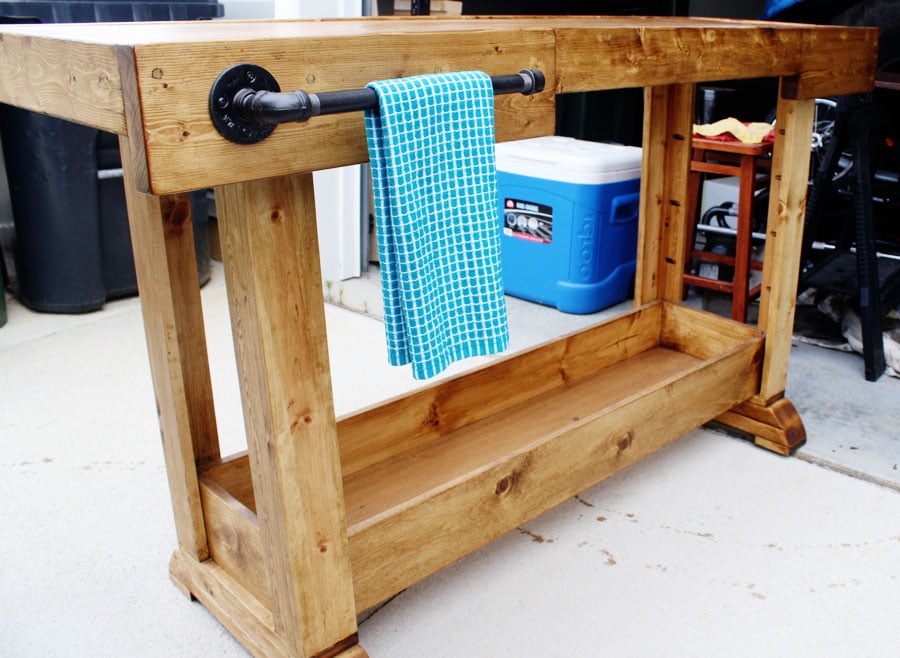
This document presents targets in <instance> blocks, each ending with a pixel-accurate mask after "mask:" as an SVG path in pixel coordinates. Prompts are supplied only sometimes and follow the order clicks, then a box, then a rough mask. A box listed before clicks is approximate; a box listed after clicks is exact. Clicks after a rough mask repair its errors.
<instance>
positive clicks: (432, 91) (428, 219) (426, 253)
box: [365, 71, 509, 379]
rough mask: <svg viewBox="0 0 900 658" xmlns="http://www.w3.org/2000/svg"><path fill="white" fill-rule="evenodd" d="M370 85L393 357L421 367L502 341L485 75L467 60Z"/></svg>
mask: <svg viewBox="0 0 900 658" xmlns="http://www.w3.org/2000/svg"><path fill="white" fill-rule="evenodd" d="M368 86H369V87H371V88H372V89H374V90H375V92H376V93H377V94H378V108H376V109H373V110H366V117H365V119H366V134H367V137H368V146H369V158H370V160H371V166H372V180H373V186H374V197H375V217H376V226H377V232H378V256H379V259H380V261H381V285H382V292H383V294H384V315H385V332H386V337H387V345H388V359H389V361H390V363H391V364H393V365H405V364H407V363H410V364H412V372H413V376H414V377H415V378H416V379H427V378H429V377H433V376H435V375H436V374H438V373H439V372H441V371H442V370H444V369H445V368H446V367H447V366H448V365H449V364H450V363H452V362H454V361H457V360H459V359H462V358H466V357H471V356H481V355H487V354H494V353H497V352H501V351H503V350H505V349H506V347H507V345H508V343H509V332H508V329H507V321H506V305H505V301H504V298H503V279H502V274H501V270H500V231H499V228H498V224H497V221H498V220H497V217H498V212H499V211H498V202H497V177H496V165H495V160H494V98H493V96H494V94H493V89H492V87H491V79H490V77H488V76H487V75H486V74H485V73H482V72H480V71H465V72H457V73H445V74H434V75H421V76H413V77H409V78H400V79H396V80H380V81H375V82H372V83H370V84H369V85H368Z"/></svg>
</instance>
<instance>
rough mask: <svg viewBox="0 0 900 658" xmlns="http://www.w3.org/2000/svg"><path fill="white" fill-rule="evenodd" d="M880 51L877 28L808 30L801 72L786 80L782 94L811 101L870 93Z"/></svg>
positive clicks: (840, 27) (804, 41)
mask: <svg viewBox="0 0 900 658" xmlns="http://www.w3.org/2000/svg"><path fill="white" fill-rule="evenodd" d="M877 51H878V29H877V28H874V27H869V28H847V27H843V26H834V27H831V28H818V29H815V30H811V29H810V30H805V31H804V32H803V53H802V65H801V72H800V74H799V75H795V76H789V77H786V78H785V79H784V80H783V83H782V88H781V94H782V96H783V97H784V98H789V99H791V100H810V99H815V98H819V97H822V96H837V95H841V94H855V93H861V92H864V91H869V90H870V89H872V87H873V86H874V84H875V67H876V59H877Z"/></svg>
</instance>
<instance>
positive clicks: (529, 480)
mask: <svg viewBox="0 0 900 658" xmlns="http://www.w3.org/2000/svg"><path fill="white" fill-rule="evenodd" d="M758 350H759V343H758V342H756V343H751V344H746V345H744V346H743V347H742V348H735V349H734V350H733V351H732V352H731V353H730V354H728V355H727V356H724V357H723V358H720V359H716V360H713V361H707V362H695V363H697V365H696V366H694V368H693V369H688V370H686V371H685V370H683V371H682V372H681V373H680V374H679V375H675V376H673V377H669V378H662V379H655V378H654V379H653V381H652V383H649V382H648V381H647V380H648V379H649V378H652V377H653V375H652V373H653V369H652V368H646V367H644V366H645V365H646V363H644V362H645V361H646V360H647V359H650V358H652V357H654V356H657V355H659V354H660V353H661V352H660V351H659V350H653V351H652V352H651V353H645V354H646V355H647V356H645V355H641V356H639V357H637V358H636V359H635V360H634V364H635V368H634V370H633V372H632V373H630V374H629V375H627V376H626V373H625V372H621V373H617V375H621V376H616V377H613V378H612V379H611V380H608V379H604V381H606V382H611V384H612V386H613V387H615V384H620V385H622V386H623V387H624V388H626V389H631V388H632V386H634V387H635V388H634V389H633V390H634V391H635V392H634V394H633V395H629V396H626V397H625V398H621V399H620V402H614V401H611V402H609V401H604V400H603V399H602V398H600V399H593V400H592V402H593V403H595V404H596V405H597V406H595V407H594V409H600V410H599V411H597V412H596V413H593V414H591V413H589V414H588V415H586V416H580V417H579V419H578V420H574V418H570V420H569V422H568V423H566V424H557V425H555V427H554V429H553V430H551V431H550V432H549V433H548V434H545V435H543V436H541V437H537V438H535V439H534V440H533V441H532V442H531V443H530V444H528V445H526V446H525V447H522V448H521V449H513V448H512V447H511V446H508V445H507V446H503V447H500V448H499V449H498V448H497V447H495V446H491V442H492V440H496V439H495V437H497V436H498V435H500V434H502V435H503V436H505V437H509V436H516V435H517V433H518V432H519V431H520V430H522V431H524V430H526V429H527V428H526V427H522V425H528V423H524V422H523V423H521V425H520V423H519V422H517V418H516V416H515V415H514V414H504V415H503V416H504V420H505V421H507V424H504V425H503V428H502V432H501V431H499V427H494V426H493V423H495V422H496V423H500V422H501V421H500V419H496V420H494V419H492V420H491V427H489V428H488V429H489V430H490V431H487V432H486V433H485V434H484V435H481V434H480V433H479V440H478V441H477V442H476V441H473V440H472V439H469V441H468V446H467V449H466V450H456V451H450V448H449V447H448V448H447V450H448V452H451V453H452V455H453V457H458V458H462V457H464V456H465V457H467V458H469V459H476V460H477V457H476V456H474V455H471V454H470V452H479V451H482V450H483V451H484V452H483V454H482V455H481V457H482V459H480V460H478V461H479V462H480V463H481V466H480V467H479V468H478V469H477V470H474V471H470V472H469V473H468V475H463V476H461V477H458V478H456V479H452V475H453V469H454V468H455V466H454V463H455V461H456V460H455V459H454V458H450V459H448V460H447V463H446V464H443V465H441V466H439V467H438V466H435V467H434V468H435V469H447V470H446V471H445V473H444V474H445V476H446V477H445V478H444V481H445V483H446V484H445V485H444V486H442V487H440V488H437V489H435V490H432V491H430V492H428V493H427V494H425V493H422V494H421V495H418V496H416V495H412V494H414V491H415V490H416V489H417V488H418V487H422V488H424V486H423V485H426V484H427V483H426V482H424V481H418V480H417V479H416V478H413V477H412V473H411V472H409V473H407V472H406V471H404V478H403V480H402V481H404V482H406V483H407V487H408V491H407V493H409V494H411V497H410V498H409V499H408V502H407V503H406V504H405V505H400V506H397V507H394V508H392V509H385V510H384V512H383V513H381V514H380V515H376V516H368V518H367V519H366V520H364V521H361V522H360V523H359V524H358V525H356V526H351V529H350V534H351V543H350V552H351V559H352V561H353V565H354V585H355V587H356V601H357V604H358V605H359V607H360V609H364V608H366V607H369V606H371V605H374V604H376V603H378V602H379V601H381V600H383V599H385V598H387V597H389V596H391V595H392V594H394V593H396V592H398V591H400V590H402V589H403V588H405V587H407V586H409V585H411V584H412V583H414V582H416V581H418V580H420V579H422V578H424V577H425V576H427V575H429V574H430V573H433V572H434V571H436V570H437V569H440V568H442V567H444V566H446V565H448V564H450V563H451V562H453V561H454V560H456V559H458V558H459V557H462V556H463V555H466V554H467V553H469V552H470V551H473V550H475V549H477V548H478V547H480V546H482V545H483V544H485V543H486V542H488V541H491V540H493V539H495V538H496V537H499V536H500V535H501V534H503V533H504V532H507V531H509V530H511V529H513V528H515V527H517V526H518V525H521V524H522V523H524V522H525V521H527V520H528V519H531V518H533V517H534V516H537V515H538V514H540V513H542V512H543V511H546V510H547V509H550V508H551V507H553V506H554V505H557V504H559V503H560V502H562V501H563V500H566V499H567V498H569V497H571V496H573V495H574V494H576V493H577V492H579V491H582V490H583V489H585V488H587V487H589V486H591V485H593V484H594V483H596V482H598V481H600V480H601V479H603V478H604V477H606V476H608V475H610V474H612V473H614V472H616V471H618V470H621V469H622V468H624V467H625V466H627V465H629V464H631V463H633V462H634V461H636V460H638V459H640V458H641V457H643V456H645V455H647V454H649V453H650V452H653V451H654V450H657V449H659V448H660V447H662V446H663V445H665V444H666V443H668V442H670V441H672V440H674V439H675V438H677V437H678V436H681V435H682V434H684V433H685V432H687V431H688V430H690V429H693V428H694V427H696V426H698V425H699V424H702V423H703V422H706V421H707V420H709V419H711V418H713V417H715V416H716V415H718V414H720V413H722V412H724V411H726V410H727V409H728V408H729V407H731V406H733V405H734V404H735V403H736V402H738V401H740V400H742V399H745V398H746V397H748V396H749V395H752V393H753V391H754V390H756V387H757V385H758V380H757V378H755V377H753V376H750V377H747V372H748V363H750V362H752V361H753V360H754V359H755V358H756V356H755V355H756V354H757V353H758ZM678 358H684V355H678ZM629 363H631V362H629ZM654 365H659V362H658V361H656V362H654ZM613 368H616V366H613ZM624 368H625V369H626V370H627V369H628V365H627V364H624ZM582 386H584V384H583V385H582ZM589 388H590V387H586V388H585V390H586V391H587V390H588V389H589ZM591 392H592V393H593V391H591ZM616 397H617V398H618V394H616ZM606 402H609V404H608V406H604V405H605V404H606ZM660 409H667V410H676V409H677V410H678V413H659V410H660ZM566 412H568V413H571V412H572V410H571V409H568V408H566V409H561V410H560V413H566ZM530 418H531V419H533V416H532V417H530ZM482 441H484V444H483V443H482ZM483 445H485V446H488V447H486V448H485V447H483ZM493 451H496V452H493ZM494 454H499V455H502V456H500V457H499V458H496V459H494ZM429 457H431V455H429ZM410 461H411V462H413V461H414V460H413V459H411V460H410ZM425 463H427V464H428V467H429V469H430V468H431V467H432V466H433V463H432V462H431V461H430V460H429V461H427V462H425ZM397 466H398V467H404V468H414V464H412V463H409V464H397ZM419 471H420V472H422V476H423V477H427V476H426V475H425V472H424V471H426V469H423V468H421V466H420V468H419ZM369 475H371V474H370V473H362V474H358V475H357V476H352V477H351V478H349V479H348V483H347V494H348V514H350V515H353V514H355V512H354V511H352V510H358V509H360V507H359V506H363V507H368V510H367V514H369V513H371V512H373V509H372V506H373V505H375V504H376V503H375V502H373V501H372V499H376V500H379V501H380V503H379V504H382V505H383V504H385V501H383V499H378V498H377V497H378V496H380V495H383V494H382V493H381V492H382V490H383V486H384V485H383V481H382V482H381V483H380V482H379V481H378V480H377V479H376V478H373V479H372V480H369V481H364V480H367V478H368V476H369ZM357 485H359V488H357ZM401 497H403V496H401ZM463 511H464V512H463ZM460 513H463V514H464V516H463V519H464V521H463V522H461V521H460V516H459V515H460Z"/></svg>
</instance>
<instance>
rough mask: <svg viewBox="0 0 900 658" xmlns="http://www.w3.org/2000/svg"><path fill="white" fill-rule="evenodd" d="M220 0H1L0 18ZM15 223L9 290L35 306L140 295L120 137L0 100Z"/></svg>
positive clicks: (202, 226)
mask: <svg viewBox="0 0 900 658" xmlns="http://www.w3.org/2000/svg"><path fill="white" fill-rule="evenodd" d="M223 13H224V11H223V7H222V5H221V4H219V3H218V2H215V1H214V0H213V1H205V0H193V1H191V2H115V1H106V0H94V1H93V2H80V1H76V2H68V1H66V0H56V1H54V2H49V1H37V2H31V1H28V0H22V1H19V2H2V1H0V23H4V22H5V23H12V22H15V23H21V22H34V23H86V22H113V21H118V22H123V21H124V22H131V21H149V20H154V21H168V20H196V19H207V18H216V17H219V16H222V15H223ZM0 138H2V140H3V154H4V159H5V164H6V175H7V180H8V181H9V192H10V204H11V207H12V215H13V221H14V223H15V236H16V237H15V244H14V247H13V251H14V262H15V273H14V276H13V277H11V279H12V282H13V292H15V294H16V296H17V297H18V298H19V299H20V300H21V301H22V303H23V304H25V305H26V306H28V307H29V308H32V309H34V310H38V311H48V312H55V313H82V312H87V311H93V310H96V309H99V308H100V307H102V306H103V304H104V303H105V302H106V301H107V300H110V299H115V298H117V297H123V296H127V295H133V294H135V293H136V292H137V280H136V277H135V272H134V258H133V255H132V250H131V237H130V234H129V231H128V216H127V211H126V208H125V188H124V185H123V182H122V173H121V161H120V155H119V146H118V138H117V137H116V136H115V135H111V134H109V133H105V132H101V131H98V130H95V129H93V128H87V127H85V126H80V125H77V124H74V123H70V122H68V121H63V120H61V119H55V118H53V117H47V116H43V115H40V114H37V113H34V112H29V111H27V110H22V109H19V108H14V107H10V106H7V105H0ZM191 207H192V208H191V209H192V211H193V212H192V215H193V220H194V240H195V246H196V251H197V268H198V273H199V275H200V281H201V282H202V283H205V282H206V281H207V280H209V276H210V254H209V237H208V234H207V230H206V228H207V226H206V220H207V211H206V192H205V191H201V192H195V193H193V194H192V195H191Z"/></svg>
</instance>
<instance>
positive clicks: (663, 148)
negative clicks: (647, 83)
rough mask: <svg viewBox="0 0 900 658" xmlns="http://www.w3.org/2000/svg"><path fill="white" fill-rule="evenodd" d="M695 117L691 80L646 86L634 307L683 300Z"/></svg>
mask: <svg viewBox="0 0 900 658" xmlns="http://www.w3.org/2000/svg"><path fill="white" fill-rule="evenodd" d="M693 116H694V85H693V84H686V85H679V84H675V85H665V86H656V87H648V88H647V89H646V90H645V92H644V137H643V158H642V165H641V199H640V222H639V224H638V252H637V275H636V279H635V293H634V303H635V305H640V304H646V303H648V302H652V301H655V300H658V299H663V300H667V301H672V302H677V301H681V298H682V290H683V282H682V276H683V275H684V258H685V241H686V239H687V234H686V231H687V228H686V213H687V210H688V207H689V205H690V204H689V203H688V192H689V190H688V181H689V177H690V160H691V132H692V118H693Z"/></svg>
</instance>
